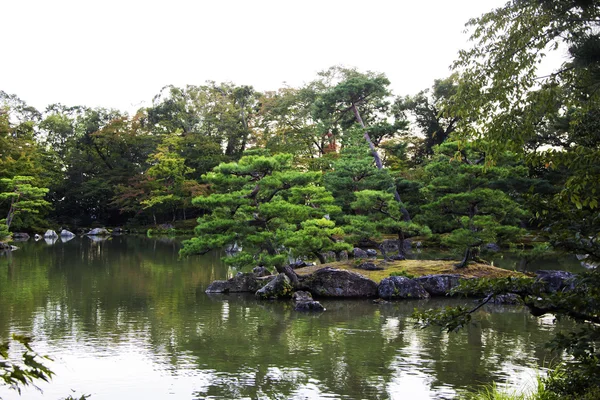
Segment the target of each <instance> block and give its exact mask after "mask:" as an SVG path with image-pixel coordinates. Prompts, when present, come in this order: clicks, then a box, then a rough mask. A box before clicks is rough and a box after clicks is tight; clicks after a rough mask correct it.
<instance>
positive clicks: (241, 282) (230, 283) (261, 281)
mask: <svg viewBox="0 0 600 400" xmlns="http://www.w3.org/2000/svg"><path fill="white" fill-rule="evenodd" d="M267 282H268V279H265V278H259V277H257V276H256V275H255V274H254V273H252V272H249V273H241V272H240V273H239V274H237V275H236V276H234V277H233V278H231V279H228V280H226V281H214V282H213V283H211V284H210V285H208V287H207V288H206V293H242V292H252V293H255V292H256V291H257V290H258V289H260V288H262V287H263V286H264V285H266V284H267Z"/></svg>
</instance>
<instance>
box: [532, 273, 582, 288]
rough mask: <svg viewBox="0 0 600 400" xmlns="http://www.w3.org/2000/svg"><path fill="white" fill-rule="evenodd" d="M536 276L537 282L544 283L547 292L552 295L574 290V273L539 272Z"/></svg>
mask: <svg viewBox="0 0 600 400" xmlns="http://www.w3.org/2000/svg"><path fill="white" fill-rule="evenodd" d="M535 274H536V275H537V278H536V281H538V282H542V283H544V284H545V286H546V290H547V291H548V292H550V293H555V292H558V291H560V290H563V289H567V290H570V289H573V285H574V283H573V278H574V277H575V274H573V273H572V272H567V271H552V270H539V271H535Z"/></svg>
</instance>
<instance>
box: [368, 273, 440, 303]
mask: <svg viewBox="0 0 600 400" xmlns="http://www.w3.org/2000/svg"><path fill="white" fill-rule="evenodd" d="M377 292H378V294H379V297H381V298H382V299H386V300H394V299H427V298H429V293H428V292H427V291H426V290H425V289H423V286H421V284H420V283H419V282H417V281H416V280H414V279H410V278H406V277H404V276H390V277H389V278H385V279H383V280H382V281H381V283H380V284H379V287H378V290H377Z"/></svg>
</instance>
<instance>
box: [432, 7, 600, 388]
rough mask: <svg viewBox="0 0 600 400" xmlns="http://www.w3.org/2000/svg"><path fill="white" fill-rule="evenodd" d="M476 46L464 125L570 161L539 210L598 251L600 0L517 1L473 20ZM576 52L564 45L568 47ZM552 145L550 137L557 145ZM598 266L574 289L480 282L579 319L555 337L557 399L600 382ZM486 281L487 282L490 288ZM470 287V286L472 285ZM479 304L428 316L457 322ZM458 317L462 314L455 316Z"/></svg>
mask: <svg viewBox="0 0 600 400" xmlns="http://www.w3.org/2000/svg"><path fill="white" fill-rule="evenodd" d="M468 27H469V28H470V29H471V39H472V42H473V47H472V48H470V49H466V50H463V51H461V52H460V56H459V59H458V60H457V61H456V63H455V65H454V67H455V69H456V70H457V71H459V72H460V73H461V76H460V84H459V87H458V91H457V93H456V95H455V96H454V99H453V100H454V101H453V104H452V108H451V111H450V112H451V113H454V114H456V115H458V116H459V117H460V118H461V119H460V122H459V124H458V126H457V130H456V133H457V134H459V136H461V137H462V138H464V139H468V138H484V139H485V142H483V143H484V144H485V145H486V147H487V149H488V150H489V151H493V152H492V153H490V155H492V156H496V155H497V154H502V150H503V149H506V148H508V149H511V150H513V151H515V152H525V156H526V158H527V160H528V162H529V163H530V165H531V166H532V168H536V169H546V170H548V171H550V170H552V169H555V170H562V172H563V173H565V174H566V179H565V180H564V181H563V182H564V186H563V187H562V188H561V189H560V190H558V191H556V193H554V194H552V193H550V195H548V196H544V197H543V198H540V201H538V202H537V203H536V204H537V205H538V206H539V209H537V210H535V212H536V214H540V215H542V216H543V215H545V217H542V219H541V223H545V224H546V225H545V226H544V227H545V228H546V230H547V231H548V232H549V234H550V235H551V238H552V241H553V244H554V245H555V246H560V247H563V248H566V249H568V250H570V251H576V252H578V253H581V254H588V255H589V259H590V260H591V261H597V260H600V241H599V240H598V239H599V236H598V232H600V220H599V217H598V215H599V213H598V210H597V208H598V194H599V193H600V170H599V169H598V163H597V160H598V159H600V153H599V152H600V147H599V146H598V143H599V142H598V130H597V129H596V128H595V127H596V126H598V121H599V120H598V116H599V113H598V110H599V109H600V92H599V91H598V87H599V85H600V56H599V54H600V51H599V50H600V35H599V34H598V32H599V31H598V28H599V27H600V5H599V4H598V2H596V1H587V0H582V1H579V0H574V1H571V0H544V1H537V0H512V1H509V2H507V3H506V5H505V6H504V7H500V8H497V9H495V10H493V11H491V12H488V13H486V14H484V15H482V16H481V17H479V18H475V19H472V20H470V21H469V23H468ZM565 48H566V49H567V50H568V52H564V50H563V49H565ZM557 51H560V52H561V55H562V60H563V61H562V63H561V65H559V66H557V67H555V68H554V70H553V71H552V72H551V73H550V74H542V73H539V72H538V71H539V66H540V63H541V61H542V60H543V59H544V58H545V57H546V55H547V54H549V53H552V52H555V53H556V52H557ZM549 145H550V146H549ZM599 285H600V273H599V272H598V271H597V270H592V271H589V272H587V273H585V274H579V275H578V276H577V277H576V278H575V279H574V280H573V281H572V282H571V287H572V289H571V290H566V291H562V292H558V293H553V294H548V293H543V292H542V293H539V292H538V293H536V292H535V291H534V288H532V286H531V282H525V283H523V284H522V285H520V284H514V282H510V281H505V280H504V281H497V282H489V283H487V284H482V287H480V288H479V289H480V291H481V292H486V293H487V294H488V297H486V299H489V298H490V297H489V294H491V295H497V294H500V293H505V292H514V293H517V294H521V297H522V298H524V302H525V304H526V305H528V306H529V308H530V310H531V311H532V312H533V313H534V315H542V314H545V313H551V314H554V315H555V316H556V317H557V318H565V319H569V320H572V321H574V322H575V323H576V328H575V329H573V330H572V331H570V332H567V333H564V334H561V335H558V336H557V338H556V340H555V341H554V342H553V344H554V345H555V347H556V348H557V349H559V350H564V351H566V352H567V354H569V355H570V356H571V357H572V358H571V359H567V361H566V362H565V365H564V367H563V371H564V372H563V373H562V374H561V375H559V376H551V377H550V379H549V380H547V381H546V387H547V388H548V389H550V390H551V391H552V392H554V393H555V394H556V398H561V399H580V398H597V394H598V391H599V390H600V389H599V386H598V382H599V381H600V364H599V362H598V360H599V359H600V354H599V353H598V342H599V341H600V329H599V328H598V326H599V325H598V323H599V322H600V321H599V320H598V315H599V307H598V301H599V299H600V294H599V293H598V287H600V286H599ZM483 286H487V287H483ZM471 289H472V288H471ZM471 311H472V310H465V309H462V310H452V311H451V312H449V313H442V314H437V315H433V314H429V315H425V316H424V317H425V319H427V320H429V321H430V322H438V323H441V324H443V325H444V326H446V327H450V328H452V327H458V326H461V325H463V322H464V321H468V320H469V319H470V314H471ZM457 321H458V323H457Z"/></svg>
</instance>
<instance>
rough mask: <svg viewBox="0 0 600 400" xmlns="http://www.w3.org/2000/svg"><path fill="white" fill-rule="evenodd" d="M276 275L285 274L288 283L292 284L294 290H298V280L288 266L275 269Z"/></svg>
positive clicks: (296, 275)
mask: <svg viewBox="0 0 600 400" xmlns="http://www.w3.org/2000/svg"><path fill="white" fill-rule="evenodd" d="M275 269H276V270H277V272H278V273H280V274H285V275H286V276H287V277H288V278H290V282H292V286H293V287H294V289H298V288H299V287H300V280H299V279H298V274H297V273H296V271H294V269H293V268H292V267H290V266H289V265H284V266H283V267H275Z"/></svg>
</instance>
